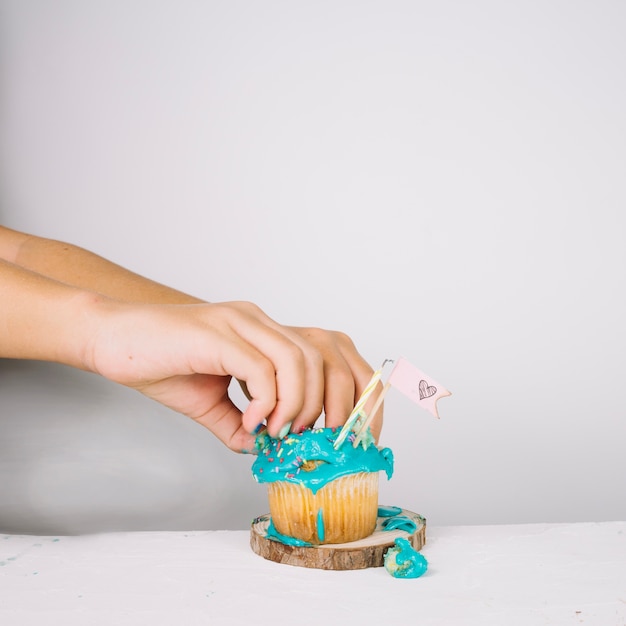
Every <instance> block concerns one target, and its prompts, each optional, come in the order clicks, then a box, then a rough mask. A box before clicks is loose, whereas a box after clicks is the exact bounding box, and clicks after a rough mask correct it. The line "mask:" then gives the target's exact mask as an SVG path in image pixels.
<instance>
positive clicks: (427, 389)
mask: <svg viewBox="0 0 626 626" xmlns="http://www.w3.org/2000/svg"><path fill="white" fill-rule="evenodd" d="M419 388H420V400H423V399H424V398H430V397H431V396H434V395H435V394H436V393H437V387H433V386H432V385H429V384H428V383H427V382H426V381H425V380H420V385H419Z"/></svg>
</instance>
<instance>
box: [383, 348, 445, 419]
mask: <svg viewBox="0 0 626 626" xmlns="http://www.w3.org/2000/svg"><path fill="white" fill-rule="evenodd" d="M387 382H388V383H389V384H390V385H391V386H392V387H395V388H396V389H397V390H398V391H401V392H402V393H403V394H404V395H405V396H408V397H409V398H410V399H411V400H413V402H415V404H419V406H421V407H422V408H424V409H426V410H427V411H430V412H431V413H432V414H433V415H434V416H435V417H439V413H437V400H439V398H443V397H445V396H450V395H452V394H451V393H450V392H449V391H448V390H447V389H446V388H445V387H444V386H443V385H441V384H440V383H438V382H437V381H436V380H433V379H432V378H431V377H430V376H427V375H426V374H424V372H422V370H419V369H417V367H415V365H412V364H411V363H409V362H408V361H407V360H406V359H405V358H404V357H400V358H399V359H398V360H397V362H396V364H395V366H394V368H393V369H392V370H391V374H389V378H388V379H387Z"/></svg>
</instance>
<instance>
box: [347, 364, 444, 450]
mask: <svg viewBox="0 0 626 626" xmlns="http://www.w3.org/2000/svg"><path fill="white" fill-rule="evenodd" d="M388 361H389V360H385V362H384V363H383V364H382V366H381V367H380V369H378V370H376V371H375V372H374V375H373V376H372V378H371V380H370V382H369V383H368V385H367V387H366V388H365V390H364V391H363V393H362V394H361V397H360V398H359V400H358V401H357V403H356V405H355V407H354V409H353V411H352V413H351V414H350V416H349V417H348V421H347V422H346V424H345V425H344V427H343V428H342V430H341V432H340V433H339V437H338V438H337V441H336V442H335V449H338V448H339V447H340V446H341V445H342V444H343V442H344V441H345V439H346V437H348V435H349V433H350V432H351V431H352V432H354V434H355V439H354V442H353V444H352V445H353V446H354V447H355V448H356V447H357V446H358V445H359V443H360V442H361V440H362V439H363V437H364V436H365V434H366V433H367V429H368V427H369V425H370V424H371V423H372V420H373V419H374V417H375V415H376V411H378V409H379V408H380V405H381V404H382V402H383V398H384V397H385V394H386V393H387V392H388V391H389V389H390V387H395V388H396V389H397V390H398V391H400V392H402V393H403V394H404V395H406V396H407V397H408V398H409V399H410V400H412V401H413V402H415V404H418V405H419V406H421V407H422V408H424V409H426V410H427V411H430V412H431V413H432V414H433V415H434V416H435V417H436V418H439V413H438V411H437V400H439V399H440V398H444V397H445V396H449V395H452V394H451V393H450V392H449V391H448V390H447V389H446V388H445V387H444V386H443V385H442V384H441V383H438V382H437V381H435V380H434V379H433V378H431V377H430V376H428V375H426V374H424V372H422V371H421V370H420V369H418V368H417V367H415V366H414V365H413V364H411V363H409V361H407V360H406V359H405V358H404V357H400V358H399V359H398V360H397V361H396V364H395V365H394V367H393V369H392V370H391V373H390V374H389V377H388V378H387V382H386V383H385V385H384V386H383V389H382V391H381V393H380V394H379V396H378V398H377V399H376V402H375V403H374V405H373V406H372V408H371V410H370V412H369V416H367V415H366V414H365V411H364V406H365V403H366V402H367V400H369V398H370V396H371V394H372V392H373V391H374V389H375V388H376V385H377V384H378V382H379V381H380V379H381V377H382V371H383V368H384V366H385V364H386V363H387V362H388ZM359 418H361V419H360V421H357V420H359ZM353 427H354V428H353Z"/></svg>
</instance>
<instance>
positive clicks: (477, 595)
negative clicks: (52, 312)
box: [0, 522, 626, 626]
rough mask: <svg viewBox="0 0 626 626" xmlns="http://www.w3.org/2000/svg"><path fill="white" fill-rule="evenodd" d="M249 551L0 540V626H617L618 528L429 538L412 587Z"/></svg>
mask: <svg viewBox="0 0 626 626" xmlns="http://www.w3.org/2000/svg"><path fill="white" fill-rule="evenodd" d="M248 542H249V533H248V532H247V531H219V532H205V531H203V532H145V533H136V532H133V533H109V534H101V535H89V536H78V537H34V536H23V535H2V534H0V624H2V625H3V626H20V625H22V624H29V625H30V624H42V625H44V624H45V625H46V626H47V625H56V624H59V625H63V626H72V625H74V624H76V625H80V626H91V625H100V624H115V625H116V626H118V625H119V626H123V625H126V624H132V625H137V624H149V625H151V626H157V625H161V624H167V625H169V624H176V625H181V626H187V625H189V626H192V625H195V624H203V625H204V624H247V625H249V624H255V623H256V624H262V625H264V624H268V625H272V626H274V625H282V624H285V625H287V624H288V625H290V626H296V625H306V624H316V625H319V626H326V625H328V626H330V625H333V624H358V623H361V624H381V625H382V624H402V623H408V624H417V625H420V626H422V625H430V624H462V625H463V626H473V625H480V626H490V625H494V626H495V625H497V626H517V625H518V624H519V625H523V626H529V625H535V624H541V625H544V624H545V625H548V624H557V625H561V624H568V625H569V624H572V625H574V624H576V625H580V624H582V625H585V626H590V625H596V624H597V625H598V626H624V624H626V522H603V523H581V524H529V525H509V526H457V527H439V528H428V529H427V544H426V546H425V547H424V549H423V551H422V552H423V554H424V555H425V556H426V558H427V559H428V561H429V564H430V567H429V570H428V572H427V573H426V574H425V575H424V576H423V577H421V578H417V579H413V580H398V579H394V578H392V577H391V576H390V575H389V574H388V573H387V572H386V571H385V569H384V568H374V569H367V570H359V571H348V572H335V571H322V570H314V569H306V568H300V567H292V566H288V565H280V564H277V563H272V562H270V561H266V560H264V559H263V558H261V557H259V556H257V555H256V554H254V553H253V552H252V551H251V549H250V547H249V543H248Z"/></svg>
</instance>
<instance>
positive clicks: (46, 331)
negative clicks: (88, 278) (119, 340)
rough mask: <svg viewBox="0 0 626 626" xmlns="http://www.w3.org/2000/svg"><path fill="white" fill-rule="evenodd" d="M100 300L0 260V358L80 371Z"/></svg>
mask: <svg viewBox="0 0 626 626" xmlns="http://www.w3.org/2000/svg"><path fill="white" fill-rule="evenodd" d="M100 299H102V297H101V296H99V295H97V294H94V293H91V292H89V291H84V290H81V289H78V288H76V287H71V286H69V285H66V284H64V283H60V282H58V281H55V280H52V279H49V278H46V277H45V276H41V275H40V274H37V273H35V272H31V271H29V270H26V269H24V268H22V267H20V266H18V265H15V264H13V263H9V262H8V261H5V260H3V259H0V357H2V358H16V359H36V360H44V361H57V362H59V363H65V364H67V365H72V366H74V367H78V368H81V369H86V361H85V346H86V345H88V343H89V337H90V336H92V335H93V333H94V332H95V328H96V322H95V320H94V318H93V315H92V313H93V312H94V311H95V308H96V306H97V302H98V300H100Z"/></svg>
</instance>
